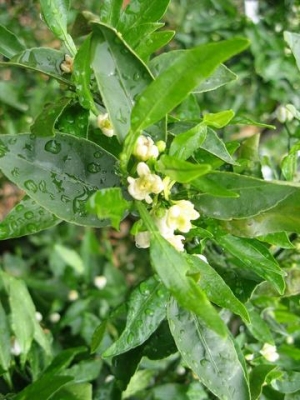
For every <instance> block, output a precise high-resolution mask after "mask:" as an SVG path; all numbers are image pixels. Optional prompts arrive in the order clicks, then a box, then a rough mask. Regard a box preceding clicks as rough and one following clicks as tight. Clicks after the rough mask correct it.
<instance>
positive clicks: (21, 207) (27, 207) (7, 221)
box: [0, 196, 61, 240]
mask: <svg viewBox="0 0 300 400" xmlns="http://www.w3.org/2000/svg"><path fill="white" fill-rule="evenodd" d="M60 222H61V220H60V219H59V218H57V217H56V216H55V215H54V214H52V213H50V212H49V211H48V210H46V209H45V208H43V207H41V206H40V205H39V204H37V203H36V202H35V201H34V200H32V199H31V198H30V197H28V196H25V197H24V198H23V199H22V200H21V201H20V202H19V203H18V204H17V205H16V206H15V207H14V208H13V209H12V210H11V211H10V212H9V213H8V214H7V215H6V217H5V218H4V220H3V221H1V222H0V239H1V240H5V239H12V238H17V237H20V236H25V235H31V234H33V233H36V232H39V231H41V230H43V229H48V228H50V227H52V226H55V225H57V224H59V223H60Z"/></svg>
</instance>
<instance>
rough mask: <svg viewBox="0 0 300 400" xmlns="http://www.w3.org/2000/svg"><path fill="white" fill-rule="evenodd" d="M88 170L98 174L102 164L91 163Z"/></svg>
mask: <svg viewBox="0 0 300 400" xmlns="http://www.w3.org/2000/svg"><path fill="white" fill-rule="evenodd" d="M87 170H88V171H89V172H90V173H91V174H96V173H97V172H100V171H101V165H100V164H96V163H94V162H92V163H89V164H88V166H87Z"/></svg>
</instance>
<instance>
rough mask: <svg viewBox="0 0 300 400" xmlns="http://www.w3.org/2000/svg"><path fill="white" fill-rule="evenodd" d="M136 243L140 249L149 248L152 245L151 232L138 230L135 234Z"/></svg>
mask: <svg viewBox="0 0 300 400" xmlns="http://www.w3.org/2000/svg"><path fill="white" fill-rule="evenodd" d="M135 245H136V247H138V248H140V249H147V248H148V247H149V246H150V233H149V232H148V231H144V232H138V233H137V234H136V235H135Z"/></svg>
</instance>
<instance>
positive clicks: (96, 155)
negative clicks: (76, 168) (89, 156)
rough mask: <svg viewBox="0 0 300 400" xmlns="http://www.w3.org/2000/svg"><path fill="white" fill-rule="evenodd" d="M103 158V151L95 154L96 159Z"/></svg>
mask: <svg viewBox="0 0 300 400" xmlns="http://www.w3.org/2000/svg"><path fill="white" fill-rule="evenodd" d="M102 156H103V154H102V153H101V151H96V152H95V153H94V157H95V158H101V157H102Z"/></svg>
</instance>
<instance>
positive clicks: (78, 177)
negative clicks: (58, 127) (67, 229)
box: [0, 133, 119, 227]
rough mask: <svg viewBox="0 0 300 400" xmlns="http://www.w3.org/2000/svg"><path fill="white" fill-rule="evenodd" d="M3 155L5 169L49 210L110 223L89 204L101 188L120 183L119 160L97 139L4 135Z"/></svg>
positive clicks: (91, 221) (0, 152)
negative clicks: (90, 210) (91, 211)
mask: <svg viewBox="0 0 300 400" xmlns="http://www.w3.org/2000/svg"><path fill="white" fill-rule="evenodd" d="M0 156H1V157H0V169H1V170H2V171H3V173H4V174H5V175H6V176H7V177H8V178H9V179H10V180H11V181H12V182H14V183H16V184H17V185H18V186H19V187H21V188H22V189H23V190H25V192H27V194H28V195H29V196H30V197H31V198H32V199H33V200H35V201H36V202H37V203H38V204H40V205H41V206H42V207H44V208H46V209H47V210H48V211H49V212H51V213H53V214H55V215H56V216H57V217H59V218H61V219H64V220H66V221H69V222H73V223H76V224H79V225H88V226H98V227H101V226H105V225H107V224H108V221H107V220H106V221H103V220H99V219H98V218H97V217H95V216H93V215H89V214H88V213H87V211H86V209H85V204H86V201H87V199H88V198H89V197H90V196H91V195H92V194H93V193H95V192H96V191H97V190H99V189H101V188H105V187H114V186H118V185H119V179H118V177H117V176H116V174H115V173H114V164H115V159H114V158H113V157H112V156H110V155H108V154H106V153H104V152H103V150H102V149H101V148H100V147H99V146H97V145H96V144H95V143H92V142H89V141H87V140H85V139H82V138H80V139H79V138H76V137H75V136H71V135H65V134H60V133H57V134H56V136H55V138H54V139H49V138H36V137H35V136H32V135H29V134H22V135H18V136H17V135H1V136H0Z"/></svg>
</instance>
